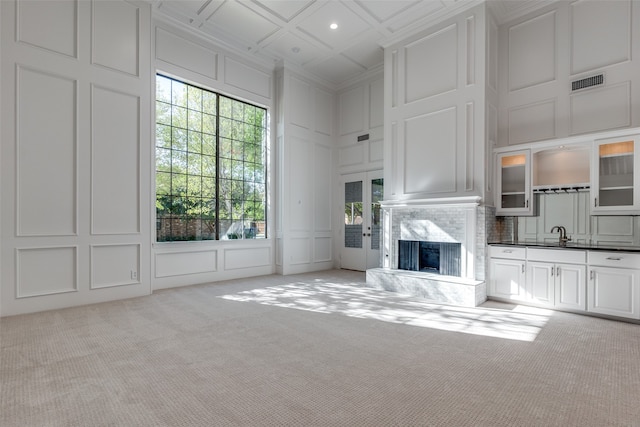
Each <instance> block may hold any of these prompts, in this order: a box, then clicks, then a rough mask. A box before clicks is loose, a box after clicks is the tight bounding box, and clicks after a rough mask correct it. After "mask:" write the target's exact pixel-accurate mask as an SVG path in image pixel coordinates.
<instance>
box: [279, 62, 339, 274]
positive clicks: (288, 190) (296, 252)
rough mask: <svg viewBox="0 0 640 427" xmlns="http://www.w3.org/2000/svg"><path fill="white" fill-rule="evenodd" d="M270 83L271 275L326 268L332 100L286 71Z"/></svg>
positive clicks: (331, 204) (330, 259)
mask: <svg viewBox="0 0 640 427" xmlns="http://www.w3.org/2000/svg"><path fill="white" fill-rule="evenodd" d="M276 80H277V84H276V88H277V97H276V98H277V110H278V112H277V114H276V115H277V126H276V128H277V133H278V134H277V136H276V140H277V149H276V151H277V154H276V158H277V163H276V169H277V171H278V176H277V186H276V187H277V188H276V192H275V194H276V206H277V208H276V209H277V211H278V216H279V219H278V222H277V230H276V240H277V242H276V270H277V272H278V273H281V274H294V273H303V272H310V271H316V270H323V269H328V268H332V267H333V265H334V260H333V251H332V247H333V221H332V212H333V209H334V208H333V207H334V200H333V192H332V189H333V188H334V185H335V182H336V181H335V178H334V172H335V168H334V166H333V165H334V163H335V161H336V160H335V149H334V138H335V128H336V126H335V123H336V119H337V116H336V113H335V110H336V109H335V106H336V98H335V95H333V93H332V91H331V90H329V89H327V88H325V87H324V86H322V85H320V84H319V83H316V82H315V81H312V80H310V79H308V78H306V77H304V76H301V75H298V74H296V73H294V72H293V71H292V70H290V69H288V68H287V67H286V66H285V67H284V68H282V69H280V70H278V71H277V74H276Z"/></svg>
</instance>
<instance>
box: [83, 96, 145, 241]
mask: <svg viewBox="0 0 640 427" xmlns="http://www.w3.org/2000/svg"><path fill="white" fill-rule="evenodd" d="M139 120H140V100H139V98H138V97H137V96H133V95H128V94H124V93H120V92H117V91H114V90H111V89H107V88H102V87H98V86H94V87H93V88H92V102H91V201H92V203H91V227H92V233H94V234H126V233H138V232H139V231H140V129H139V125H138V123H139Z"/></svg>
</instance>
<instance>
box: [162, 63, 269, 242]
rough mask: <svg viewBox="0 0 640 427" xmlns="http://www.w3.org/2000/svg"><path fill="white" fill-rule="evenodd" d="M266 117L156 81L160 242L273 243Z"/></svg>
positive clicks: (221, 99)
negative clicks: (269, 231) (269, 240)
mask: <svg viewBox="0 0 640 427" xmlns="http://www.w3.org/2000/svg"><path fill="white" fill-rule="evenodd" d="M266 120H267V112H266V110H265V109H264V108H260V107H256V106H255V105H251V104H247V103H245V102H242V101H238V100H236V99H232V98H228V97H225V96H222V95H220V94H217V93H214V92H211V91H208V90H205V89H202V88H199V87H196V86H193V85H190V84H187V83H184V82H181V81H178V80H175V79H171V78H168V77H165V76H162V75H156V229H157V231H156V240H157V241H158V242H166V241H178V240H217V239H256V238H265V237H266V210H265V208H266V156H265V147H266V139H267V131H266Z"/></svg>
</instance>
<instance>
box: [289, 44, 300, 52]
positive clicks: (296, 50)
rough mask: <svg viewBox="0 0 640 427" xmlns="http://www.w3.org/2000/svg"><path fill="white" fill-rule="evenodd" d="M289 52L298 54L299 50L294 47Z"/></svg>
mask: <svg viewBox="0 0 640 427" xmlns="http://www.w3.org/2000/svg"><path fill="white" fill-rule="evenodd" d="M291 52H293V53H299V52H300V48H299V47H298V46H294V47H292V48H291Z"/></svg>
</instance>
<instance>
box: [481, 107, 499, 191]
mask: <svg viewBox="0 0 640 427" xmlns="http://www.w3.org/2000/svg"><path fill="white" fill-rule="evenodd" d="M486 113H487V132H486V133H487V139H486V141H485V168H484V172H485V173H484V181H485V190H486V191H487V193H491V192H492V191H493V177H494V175H493V173H494V168H495V156H494V154H493V149H494V148H495V147H497V145H498V108H497V107H496V106H495V105H493V104H491V103H487V109H486Z"/></svg>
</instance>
